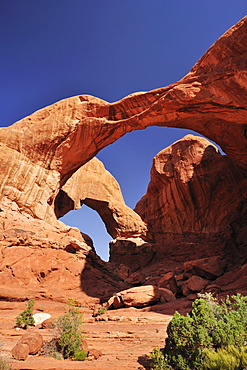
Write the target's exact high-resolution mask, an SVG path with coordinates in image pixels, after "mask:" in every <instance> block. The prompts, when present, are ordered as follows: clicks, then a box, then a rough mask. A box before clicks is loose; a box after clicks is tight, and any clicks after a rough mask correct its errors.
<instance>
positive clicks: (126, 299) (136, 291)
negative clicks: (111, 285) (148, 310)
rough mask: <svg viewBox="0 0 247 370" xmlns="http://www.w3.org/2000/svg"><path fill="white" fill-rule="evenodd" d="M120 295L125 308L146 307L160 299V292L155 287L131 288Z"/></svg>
mask: <svg viewBox="0 0 247 370" xmlns="http://www.w3.org/2000/svg"><path fill="white" fill-rule="evenodd" d="M118 295H119V296H120V297H121V301H122V302H123V304H124V306H125V307H145V306H148V305H151V304H154V303H155V302H158V301H159V299H160V291H159V289H158V288H157V287H155V286H153V285H143V286H139V287H133V288H129V289H126V290H123V291H122V292H119V293H118Z"/></svg>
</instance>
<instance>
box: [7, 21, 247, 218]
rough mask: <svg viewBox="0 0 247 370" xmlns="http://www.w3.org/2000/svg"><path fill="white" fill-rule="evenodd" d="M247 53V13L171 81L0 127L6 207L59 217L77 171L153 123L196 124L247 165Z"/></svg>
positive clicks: (70, 103) (54, 108)
mask: <svg viewBox="0 0 247 370" xmlns="http://www.w3.org/2000/svg"><path fill="white" fill-rule="evenodd" d="M246 53H247V17H245V18H243V19H242V20H241V21H240V22H239V23H238V24H236V25H235V26H233V27H232V28H231V29H230V30H228V31H227V32H226V33H225V34H224V35H223V36H222V37H221V38H220V39H219V40H218V41H216V43H215V44H214V45H213V46H212V47H211V48H210V49H209V50H208V51H207V52H206V53H205V55H204V56H203V57H202V58H201V59H200V60H199V61H198V63H196V65H195V66H194V67H193V68H192V69H191V71H190V72H189V73H188V74H187V75H186V76H185V77H184V78H182V79H181V80H180V81H178V82H176V83H174V84H172V85H170V86H168V87H164V88H160V89H156V90H153V91H150V92H142V93H135V94H131V95H129V96H127V97H126V98H124V99H122V100H121V101H119V102H116V103H107V102H105V101H103V100H101V99H98V98H95V97H92V96H88V95H84V96H75V97H72V98H68V99H65V100H62V101H60V102H58V103H55V104H53V105H51V106H48V107H46V108H44V109H41V110H39V111H37V112H35V113H33V114H32V115H30V116H28V117H26V118H24V119H22V120H21V121H18V122H16V123H15V124H13V125H12V126H10V127H8V128H1V130H0V142H1V146H0V151H1V158H2V160H1V164H0V174H1V175H0V176H1V179H0V180H1V187H0V194H1V204H2V207H4V206H6V207H9V203H14V204H16V206H17V208H18V209H19V210H21V211H25V212H28V213H30V214H31V215H32V216H34V217H37V218H39V219H44V220H46V221H48V222H49V223H56V217H55V213H54V206H55V200H56V197H57V195H58V194H59V191H60V189H61V187H62V186H63V185H64V184H65V183H66V181H67V180H68V179H69V178H70V177H71V175H72V174H73V173H74V172H75V171H76V170H78V169H79V168H80V167H81V166H82V165H83V164H85V163H86V162H87V161H89V160H90V159H91V158H93V157H94V156H95V155H96V154H97V153H98V152H99V151H100V150H101V149H102V148H104V147H105V146H107V145H109V144H111V143H113V142H114V141H115V140H117V139H118V138H120V137H121V136H123V135H124V134H125V133H127V132H130V131H133V130H140V129H144V128H146V127H148V126H155V125H156V126H169V127H179V128H188V129H192V130H194V131H197V132H199V133H201V134H203V135H204V136H206V137H208V138H210V139H212V140H213V141H215V142H217V143H218V144H219V145H220V146H221V148H222V149H223V150H224V152H225V153H226V154H228V155H229V156H230V157H231V158H232V159H233V160H234V161H235V162H236V163H238V164H239V165H240V166H242V167H244V168H246V167H247V162H246V157H247V156H246V154H247V134H246V130H247V126H246V122H247V110H246V106H247V94H246V86H247V84H246V80H247V74H246ZM6 174H7V175H6ZM30 184H31V186H30Z"/></svg>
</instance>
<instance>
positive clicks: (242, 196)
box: [136, 135, 247, 243]
mask: <svg viewBox="0 0 247 370" xmlns="http://www.w3.org/2000/svg"><path fill="white" fill-rule="evenodd" d="M246 200H247V177H246V171H244V170H243V169H242V168H241V167H240V166H238V165H236V164H235V163H234V162H233V161H232V160H231V158H229V156H227V155H221V154H220V153H219V151H218V149H217V148H216V147H215V146H214V145H213V144H212V143H210V142H209V141H208V140H206V139H205V138H202V137H198V136H194V135H187V136H185V137H184V138H183V139H181V140H179V141H177V142H176V143H174V144H172V145H171V146H169V147H168V148H166V149H164V150H162V151H161V152H159V153H158V154H157V155H156V156H155V157H154V160H153V166H152V169H151V180H150V183H149V185H148V190H147V193H146V194H145V195H144V196H143V198H142V199H141V200H140V201H139V203H138V204H137V206H136V211H137V212H138V213H139V214H140V215H141V216H142V219H143V220H144V221H146V222H147V224H148V227H149V231H150V232H151V233H152V234H153V235H154V238H155V240H157V235H159V237H160V236H161V235H162V234H163V235H167V234H169V233H172V234H180V235H185V234H199V233H200V234H205V236H207V235H213V234H214V235H216V234H222V235H224V237H225V238H226V239H227V238H228V239H229V237H230V235H231V234H233V233H234V222H235V221H236V219H238V220H239V221H240V214H242V220H241V221H240V222H242V224H243V223H244V219H245V212H244V209H245V207H246ZM243 236H244V235H242V237H243ZM243 242H245V238H243V240H239V243H243Z"/></svg>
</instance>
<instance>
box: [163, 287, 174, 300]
mask: <svg viewBox="0 0 247 370" xmlns="http://www.w3.org/2000/svg"><path fill="white" fill-rule="evenodd" d="M159 292H160V302H173V301H175V300H176V297H175V294H173V292H172V291H171V290H169V289H166V288H159Z"/></svg>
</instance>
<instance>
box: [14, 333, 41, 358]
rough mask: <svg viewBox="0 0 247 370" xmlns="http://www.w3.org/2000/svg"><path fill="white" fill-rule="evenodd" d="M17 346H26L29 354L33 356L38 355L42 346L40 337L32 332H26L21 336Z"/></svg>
mask: <svg viewBox="0 0 247 370" xmlns="http://www.w3.org/2000/svg"><path fill="white" fill-rule="evenodd" d="M18 343H19V344H26V345H28V347H29V354H30V355H35V354H36V353H38V352H39V351H40V350H41V349H42V346H43V338H42V335H41V334H39V333H36V332H34V331H30V332H27V333H25V334H23V336H22V337H21V339H20V340H19V342H18Z"/></svg>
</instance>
